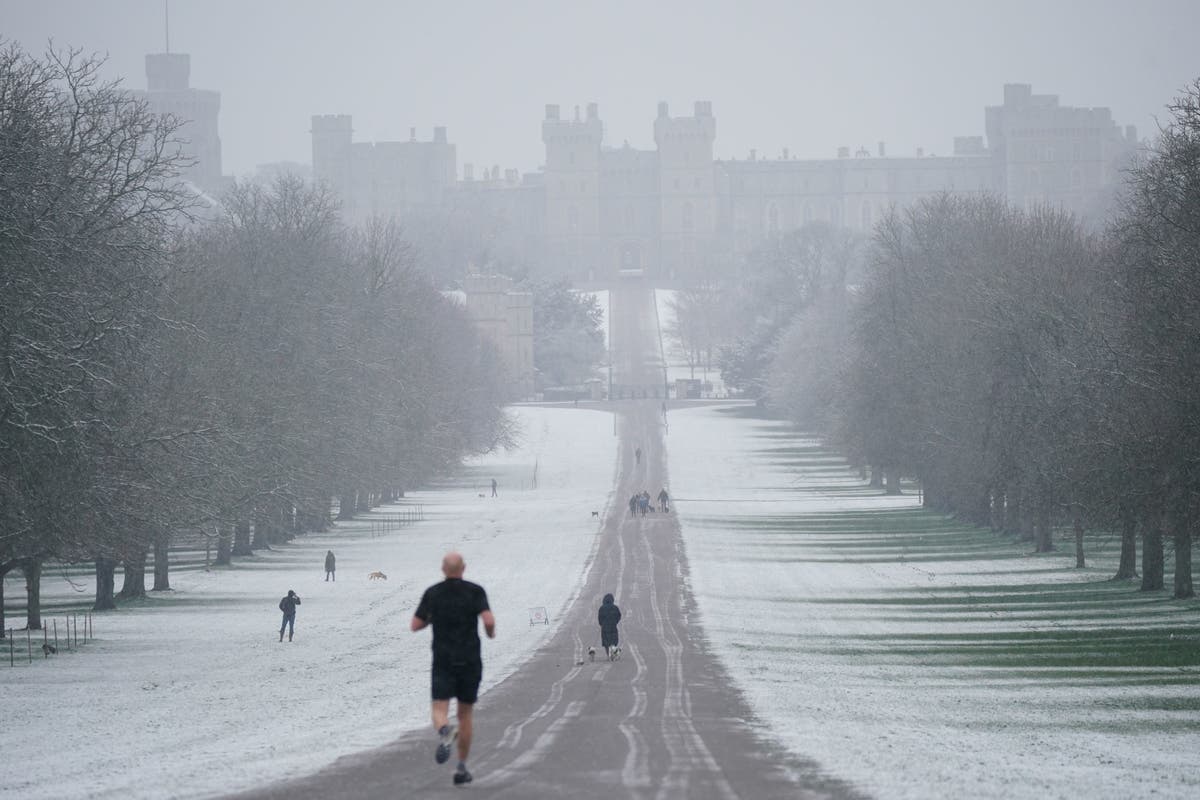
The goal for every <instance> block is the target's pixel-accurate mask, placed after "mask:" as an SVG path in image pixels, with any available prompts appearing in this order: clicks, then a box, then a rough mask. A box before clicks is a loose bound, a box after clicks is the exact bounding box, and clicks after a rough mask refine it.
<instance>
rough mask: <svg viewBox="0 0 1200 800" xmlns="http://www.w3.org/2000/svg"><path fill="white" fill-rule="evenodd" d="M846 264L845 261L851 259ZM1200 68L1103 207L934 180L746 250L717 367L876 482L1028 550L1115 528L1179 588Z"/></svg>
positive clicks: (1190, 473)
mask: <svg viewBox="0 0 1200 800" xmlns="http://www.w3.org/2000/svg"><path fill="white" fill-rule="evenodd" d="M859 269H861V270H862V271H863V272H862V277H861V278H850V279H847V278H845V275H846V270H850V271H851V272H852V273H855V274H856V273H857V270H859ZM1198 270H1200V81H1198V82H1197V83H1195V84H1193V85H1192V86H1191V87H1189V89H1188V90H1187V91H1186V92H1185V93H1184V95H1183V96H1182V97H1180V98H1179V99H1178V100H1177V101H1176V102H1175V103H1173V104H1172V105H1171V106H1170V107H1169V120H1168V122H1167V123H1166V124H1165V126H1164V128H1163V130H1162V131H1161V134H1160V136H1159V138H1158V140H1157V142H1156V144H1155V145H1154V146H1153V148H1151V149H1150V150H1149V151H1148V152H1146V153H1145V154H1144V155H1143V157H1142V158H1141V159H1140V160H1139V161H1138V162H1137V163H1135V164H1134V165H1133V166H1132V168H1131V169H1130V170H1129V172H1128V175H1127V179H1126V185H1125V187H1124V190H1123V193H1122V196H1121V200H1120V203H1119V204H1118V205H1117V206H1116V210H1115V211H1114V213H1113V214H1112V216H1111V218H1110V220H1109V221H1108V224H1107V226H1106V227H1105V228H1104V229H1103V230H1100V231H1091V230H1088V229H1087V228H1085V227H1084V226H1083V225H1082V223H1081V222H1080V221H1079V220H1077V219H1075V218H1073V217H1071V216H1069V215H1066V214H1063V213H1061V212H1058V211H1055V210H1052V209H1049V208H1033V209H1030V210H1019V209H1016V208H1013V207H1010V206H1008V205H1006V204H1005V203H1004V202H1003V201H1002V200H1000V199H996V198H989V197H965V196H952V195H943V196H940V197H937V198H934V199H930V200H927V201H924V202H921V203H918V204H916V205H915V206H913V207H911V208H908V209H906V210H903V211H897V212H894V213H892V214H890V215H889V216H888V217H886V218H885V219H884V220H883V221H882V222H881V223H880V224H879V225H878V226H877V227H876V229H875V233H874V236H873V237H872V238H871V239H870V241H868V242H863V241H859V240H855V239H854V237H853V236H851V235H850V234H847V233H845V232H833V231H830V230H825V229H821V228H814V227H813V226H806V227H805V228H801V229H799V230H797V231H794V232H792V233H790V234H788V235H787V236H783V237H778V238H777V239H776V240H774V241H772V242H771V243H770V244H769V245H767V246H764V247H763V248H761V249H760V250H758V251H756V252H755V253H753V254H751V256H750V258H749V259H748V260H747V264H746V274H745V275H743V276H741V281H740V284H741V287H742V288H740V289H739V290H738V291H736V292H732V293H731V294H732V295H733V296H734V297H735V298H736V299H735V300H734V302H735V303H736V304H738V305H739V306H740V311H739V312H738V313H737V314H736V315H735V319H739V320H740V324H739V326H738V327H737V328H735V329H733V330H732V331H731V332H729V333H728V334H727V339H726V345H725V346H724V348H723V350H722V355H721V356H720V359H721V362H722V369H723V371H724V373H725V375H726V380H727V382H731V383H732V384H733V385H735V386H737V387H738V388H741V389H743V390H744V391H746V392H747V393H748V394H750V395H751V396H757V397H761V398H762V399H763V401H764V402H765V403H766V404H767V405H768V406H770V407H771V408H773V409H774V410H775V411H776V412H777V413H780V414H783V415H785V416H787V417H789V418H791V419H793V420H795V421H796V422H798V423H799V424H801V425H804V426H805V427H806V428H807V429H809V430H812V431H815V432H817V433H820V434H823V435H825V436H827V437H828V438H829V439H830V440H831V442H833V443H834V444H835V445H836V446H838V447H839V448H841V449H842V450H843V451H844V452H846V453H847V454H848V455H850V457H851V458H852V459H853V460H854V461H855V462H857V463H859V464H862V465H863V466H864V468H865V469H867V468H869V469H870V470H871V474H872V478H873V480H875V481H877V482H878V483H879V484H881V485H885V486H886V487H887V490H888V491H899V479H900V477H902V476H903V477H906V478H915V479H918V480H919V481H920V483H921V486H922V488H923V491H924V498H923V499H924V502H925V504H926V505H927V506H929V507H932V508H936V509H939V510H943V511H946V512H948V513H953V514H956V515H958V516H960V517H962V518H964V519H967V520H969V521H972V522H974V523H976V524H979V525H981V526H988V527H991V528H993V529H997V530H1004V531H1009V532H1012V533H1014V534H1016V535H1018V536H1020V537H1022V538H1025V539H1028V540H1029V541H1031V542H1032V544H1033V546H1034V548H1035V549H1036V550H1038V551H1046V550H1050V549H1053V547H1054V544H1053V540H1052V532H1053V530H1054V529H1055V528H1062V527H1067V528H1071V529H1073V530H1074V532H1075V537H1074V538H1075V549H1076V563H1077V564H1078V565H1079V566H1081V567H1082V566H1083V565H1084V563H1085V553H1084V548H1083V541H1084V538H1083V534H1084V531H1085V530H1086V529H1088V528H1100V529H1104V530H1108V531H1114V532H1116V533H1117V534H1118V535H1119V536H1120V538H1121V543H1122V557H1121V561H1120V566H1119V569H1118V571H1117V574H1116V577H1118V578H1123V579H1128V578H1132V577H1134V576H1135V575H1136V574H1138V569H1137V565H1138V558H1137V557H1138V552H1137V545H1138V542H1139V540H1140V543H1141V570H1140V576H1141V586H1142V588H1143V589H1147V590H1152V589H1161V588H1163V587H1164V580H1165V576H1164V565H1165V563H1166V559H1165V558H1164V553H1165V549H1166V548H1167V547H1170V548H1171V549H1172V550H1173V554H1174V581H1173V589H1174V595H1175V597H1179V598H1183V597H1190V596H1192V595H1193V585H1192V571H1191V548H1192V536H1193V531H1194V530H1195V529H1196V526H1197V521H1198V520H1200V280H1197V277H1198V275H1200V272H1198Z"/></svg>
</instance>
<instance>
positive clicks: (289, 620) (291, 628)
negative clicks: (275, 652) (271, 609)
mask: <svg viewBox="0 0 1200 800" xmlns="http://www.w3.org/2000/svg"><path fill="white" fill-rule="evenodd" d="M298 605H300V595H298V594H296V593H295V592H294V591H292V590H291V589H288V593H287V596H286V597H284V598H283V599H282V600H280V601H279V610H280V611H282V612H283V622H282V623H280V625H279V641H281V642H282V641H283V629H284V628H287V632H288V641H289V642H290V641H291V640H292V635H293V634H295V632H296V606H298Z"/></svg>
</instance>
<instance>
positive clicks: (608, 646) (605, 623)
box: [596, 594, 621, 661]
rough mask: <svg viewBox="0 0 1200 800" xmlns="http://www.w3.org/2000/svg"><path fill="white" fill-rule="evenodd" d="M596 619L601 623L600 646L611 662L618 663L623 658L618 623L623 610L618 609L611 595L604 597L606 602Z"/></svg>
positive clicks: (601, 605)
mask: <svg viewBox="0 0 1200 800" xmlns="http://www.w3.org/2000/svg"><path fill="white" fill-rule="evenodd" d="M596 619H597V621H598V622H599V623H600V646H601V647H603V648H604V654H605V655H607V656H608V660H609V661H616V660H617V659H618V658H620V657H621V648H620V644H621V641H620V637H619V636H618V635H617V623H619V622H620V621H621V609H619V608H617V604H616V603H615V602H613V596H612V595H611V594H606V595H604V601H603V602H602V603H601V604H600V610H599V611H598V612H597V613H596Z"/></svg>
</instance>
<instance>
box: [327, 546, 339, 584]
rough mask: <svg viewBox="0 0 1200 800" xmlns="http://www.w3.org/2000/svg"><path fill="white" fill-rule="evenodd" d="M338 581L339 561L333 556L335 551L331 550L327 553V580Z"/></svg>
mask: <svg viewBox="0 0 1200 800" xmlns="http://www.w3.org/2000/svg"><path fill="white" fill-rule="evenodd" d="M330 578H333V580H334V581H335V582H336V581H337V559H336V558H334V556H333V551H332V550H329V551H326V553H325V580H329V579H330Z"/></svg>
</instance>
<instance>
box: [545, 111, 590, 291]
mask: <svg viewBox="0 0 1200 800" xmlns="http://www.w3.org/2000/svg"><path fill="white" fill-rule="evenodd" d="M603 140H604V125H603V124H602V123H601V122H600V111H599V108H598V107H597V105H596V104H595V103H589V104H588V106H587V116H586V118H582V117H581V116H580V113H579V107H578V106H576V107H575V115H574V118H573V119H572V120H564V119H561V118H560V116H559V108H558V106H557V105H547V106H546V118H545V119H544V120H543V121H542V141H543V142H544V143H545V145H546V178H545V183H546V240H547V247H548V249H549V255H550V258H551V259H552V260H554V261H558V262H559V263H560V264H561V265H562V266H563V268H564V271H565V272H567V273H568V274H571V275H573V276H576V277H588V276H590V275H592V274H594V272H595V269H596V267H597V263H598V258H599V256H598V251H597V246H598V241H599V235H600V146H601V143H602V142H603Z"/></svg>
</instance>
